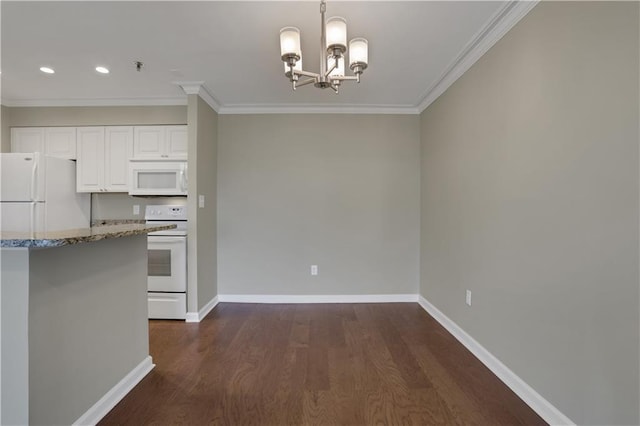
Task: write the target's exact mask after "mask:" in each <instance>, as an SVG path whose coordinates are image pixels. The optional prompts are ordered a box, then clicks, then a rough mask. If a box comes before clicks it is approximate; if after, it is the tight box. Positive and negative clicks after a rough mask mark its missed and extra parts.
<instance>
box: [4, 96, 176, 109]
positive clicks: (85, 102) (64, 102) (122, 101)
mask: <svg viewBox="0 0 640 426" xmlns="http://www.w3.org/2000/svg"><path fill="white" fill-rule="evenodd" d="M0 103H1V104H2V105H4V106H8V107H87V106H172V105H186V104H187V99H186V98H185V97H184V96H180V97H177V98H104V99H100V98H98V99H25V100H13V99H2V100H1V101H0Z"/></svg>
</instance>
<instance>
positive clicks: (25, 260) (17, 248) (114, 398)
mask: <svg viewBox="0 0 640 426" xmlns="http://www.w3.org/2000/svg"><path fill="white" fill-rule="evenodd" d="M173 227H175V225H153V226H152V225H145V224H140V223H127V224H118V225H109V226H95V227H91V228H86V229H74V230H67V231H59V232H50V233H31V234H17V233H8V232H3V233H2V234H0V236H1V242H0V247H1V248H0V261H1V262H0V263H1V281H0V283H1V291H0V304H1V330H2V340H1V354H2V357H1V361H2V362H1V369H0V377H1V379H0V380H1V388H0V390H1V394H0V401H1V405H0V416H1V417H0V423H1V424H73V423H81V424H92V423H95V422H97V421H98V420H99V419H100V418H101V417H102V416H103V415H104V414H106V412H108V411H109V410H110V409H111V408H112V406H113V405H114V404H115V403H117V402H118V401H119V400H120V399H121V398H122V397H123V396H124V394H126V393H127V392H128V391H129V390H130V389H131V388H132V387H133V386H135V384H136V383H137V382H138V381H139V380H141V379H142V378H143V377H144V376H145V375H146V374H147V373H148V372H149V371H150V370H151V369H152V368H153V363H152V360H151V357H150V356H149V343H148V322H147V236H146V234H147V233H148V232H153V231H159V230H163V229H170V228H173Z"/></svg>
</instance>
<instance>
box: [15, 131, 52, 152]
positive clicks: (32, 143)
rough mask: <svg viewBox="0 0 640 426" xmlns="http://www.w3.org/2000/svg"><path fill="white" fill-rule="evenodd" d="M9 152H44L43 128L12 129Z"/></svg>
mask: <svg viewBox="0 0 640 426" xmlns="http://www.w3.org/2000/svg"><path fill="white" fill-rule="evenodd" d="M11 152H44V128H42V127H12V128H11Z"/></svg>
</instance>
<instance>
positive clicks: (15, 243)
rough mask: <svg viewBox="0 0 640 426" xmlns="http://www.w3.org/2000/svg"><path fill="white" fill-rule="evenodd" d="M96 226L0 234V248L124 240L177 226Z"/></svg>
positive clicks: (140, 224) (133, 224)
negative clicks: (124, 238)
mask: <svg viewBox="0 0 640 426" xmlns="http://www.w3.org/2000/svg"><path fill="white" fill-rule="evenodd" d="M114 222H116V224H108V225H96V226H92V227H91V228H81V229H67V230H64V231H55V232H0V239H1V240H0V247H25V248H37V247H40V248H44V247H60V246H66V245H70V244H79V243H88V242H91V241H99V240H104V239H108V238H122V237H128V236H131V235H140V234H148V233H149V232H155V231H162V230H165V229H173V228H175V227H176V225H171V224H163V225H146V224H144V223H131V222H125V223H117V221H114Z"/></svg>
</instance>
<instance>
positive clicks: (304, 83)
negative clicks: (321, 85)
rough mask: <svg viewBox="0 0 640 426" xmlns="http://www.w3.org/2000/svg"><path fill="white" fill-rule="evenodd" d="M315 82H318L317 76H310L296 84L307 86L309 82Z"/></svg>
mask: <svg viewBox="0 0 640 426" xmlns="http://www.w3.org/2000/svg"><path fill="white" fill-rule="evenodd" d="M315 82H316V79H315V78H309V79H307V80H303V81H301V82H300V83H298V84H296V87H301V86H306V85H307V84H311V83H315Z"/></svg>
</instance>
